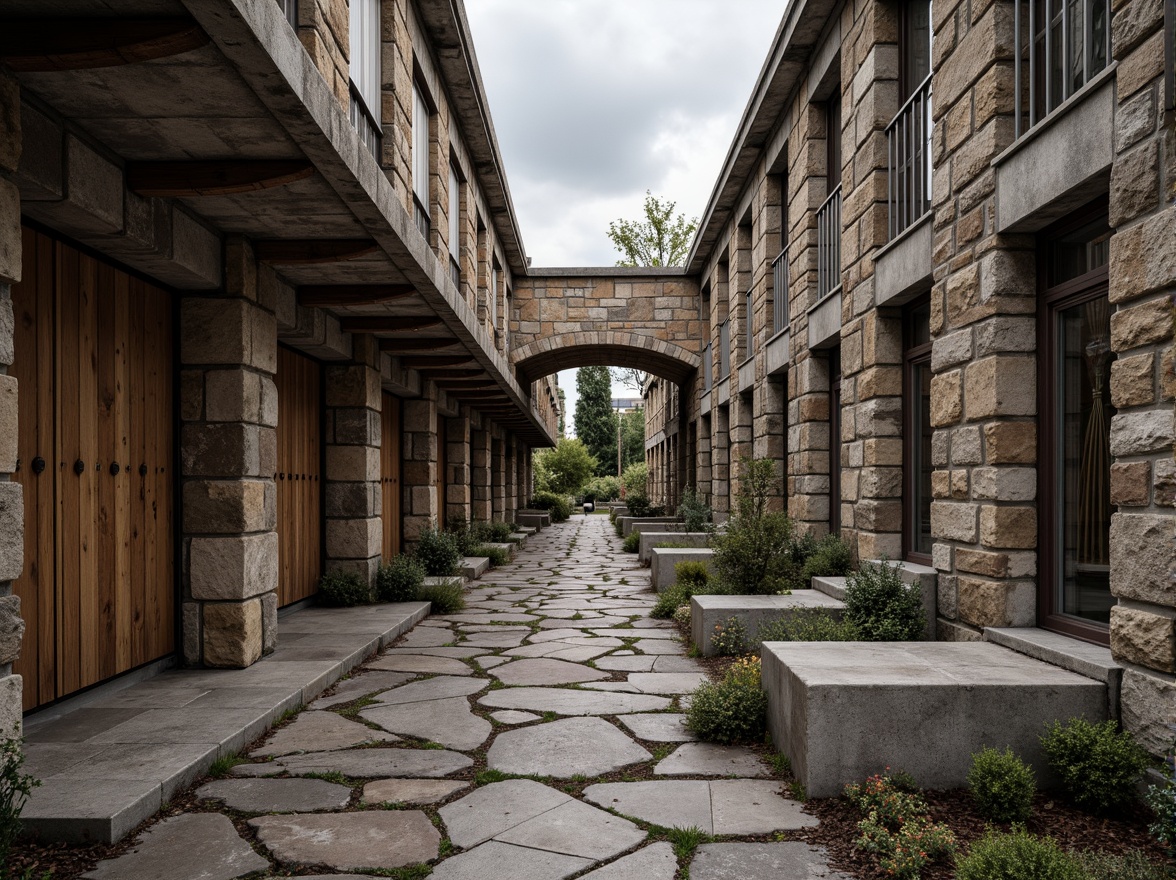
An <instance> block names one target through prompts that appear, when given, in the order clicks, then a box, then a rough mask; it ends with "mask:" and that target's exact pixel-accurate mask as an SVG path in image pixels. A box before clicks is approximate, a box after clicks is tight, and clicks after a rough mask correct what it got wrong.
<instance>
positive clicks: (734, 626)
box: [710, 617, 747, 657]
mask: <svg viewBox="0 0 1176 880" xmlns="http://www.w3.org/2000/svg"><path fill="white" fill-rule="evenodd" d="M710 640H711V645H712V646H714V649H715V651H716V652H717V653H718V654H719V656H721V657H733V656H734V655H736V654H744V653H746V652H747V627H746V626H745V625H744V623H743V621H742V620H740V619H739V618H738V617H728V618H727V620H726V622H725V623H716V624H715V629H714V632H712V633H711V639H710Z"/></svg>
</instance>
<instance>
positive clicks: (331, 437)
mask: <svg viewBox="0 0 1176 880" xmlns="http://www.w3.org/2000/svg"><path fill="white" fill-rule="evenodd" d="M379 364H380V348H379V345H378V343H377V342H376V339H375V337H373V336H364V335H356V336H355V337H354V339H353V340H352V362H351V363H345V364H330V365H329V366H327V368H326V370H325V382H326V395H325V405H326V438H325V442H326V463H327V469H326V491H325V498H324V512H325V516H326V520H327V526H326V560H325V561H326V568H327V570H328V571H331V570H335V569H345V570H349V571H355V572H357V573H358V574H359V575H360V576H362V577H364V578H366V579H367V580H368V581H369V582H371V581H372V579H374V578H375V575H376V570H377V569H378V568H379V567H380V557H381V554H382V552H383V524H382V522H381V520H380V514H381V512H382V509H381V501H382V498H381V486H380V477H381V473H380V443H381V420H380V407H381V404H382V399H383V396H382V394H381V389H380V369H379Z"/></svg>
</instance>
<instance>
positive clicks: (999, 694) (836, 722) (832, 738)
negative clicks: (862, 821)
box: [760, 642, 1107, 797]
mask: <svg viewBox="0 0 1176 880" xmlns="http://www.w3.org/2000/svg"><path fill="white" fill-rule="evenodd" d="M760 653H761V657H762V659H763V682H764V690H765V691H766V692H767V695H768V729H769V731H770V732H771V735H772V740H773V742H775V743H776V746H777V748H779V749H780V750H781V751H782V752H783V753H784V754H786V755H788V757H789V759H790V760H791V761H792V771H793V773H795V774H796V778H797V780H799V781H800V782H801V784H803V785H804V786H805V790H806V791H807V792H808V794H809V796H810V797H832V796H834V795H837V794H840V793H841V790H842V788H843V787H844V786H845V785H846V784H847V783H850V782H860V781H861V780H863V779H865V778H866V777H867V776H869V775H871V774H873V773H879V772H882V771H883V770H884V769H885V768H886V767H895V768H898V767H901V768H902V769H903V770H905V771H907V772H908V773H911V774H912V775H913V776H914V778H915V780H916V781H917V782H918V784H919V785H920V786H923V787H925V788H962V787H963V786H964V785H965V784H966V777H967V773H968V770H969V768H970V767H971V764H972V755H973V754H974V753H975V752H978V751H979V750H980V749H981V748H983V747H984V746H993V747H995V748H998V749H1003V748H1005V747H1006V746H1008V747H1011V748H1012V749H1013V751H1014V752H1015V753H1016V754H1017V755H1018V756H1019V757H1021V758H1022V759H1023V760H1024V761H1026V762H1027V763H1029V764H1030V765H1031V766H1032V767H1033V768H1034V770H1035V771H1036V772H1037V778H1038V780H1039V781H1040V783H1041V784H1042V785H1043V786H1046V787H1047V786H1048V785H1049V784H1050V781H1051V780H1050V776H1049V772H1048V768H1047V766H1046V763H1045V756H1044V754H1043V752H1042V750H1041V742H1040V740H1039V737H1040V735H1041V732H1042V731H1043V730H1044V729H1045V725H1046V724H1047V723H1049V722H1052V721H1054V720H1057V719H1060V720H1063V721H1064V720H1066V719H1069V718H1075V717H1083V718H1086V719H1088V720H1090V721H1093V722H1098V721H1102V720H1104V719H1105V718H1106V717H1107V689H1106V685H1104V684H1103V683H1101V682H1097V681H1093V680H1091V679H1089V678H1084V677H1083V676H1080V675H1076V674H1075V673H1073V672H1069V671H1067V670H1064V669H1060V668H1058V667H1056V666H1051V665H1050V664H1048V663H1043V662H1041V661H1039V660H1035V659H1033V658H1031V657H1026V656H1024V655H1022V654H1018V653H1016V652H1014V651H1010V650H1008V649H1007V648H1002V647H1000V646H999V645H994V644H991V643H988V642H889V643H881V642H767V643H765V644H764V645H763V647H762V648H761V652H760Z"/></svg>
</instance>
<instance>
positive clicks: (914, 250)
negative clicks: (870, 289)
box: [874, 211, 934, 306]
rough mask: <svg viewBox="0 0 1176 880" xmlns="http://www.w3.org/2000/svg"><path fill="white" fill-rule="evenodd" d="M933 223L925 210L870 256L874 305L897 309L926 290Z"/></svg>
mask: <svg viewBox="0 0 1176 880" xmlns="http://www.w3.org/2000/svg"><path fill="white" fill-rule="evenodd" d="M933 221H934V215H933V214H932V213H931V212H930V211H928V212H927V213H926V214H925V215H924V216H923V217H922V219H920V220H917V221H916V222H915V223H913V224H912V225H911V226H909V227H907V228H906V229H905V230H903V232H902V234H901V235H899V236H898V237H897V238H895V239H894V241H892V242H890V243H889V244H887V245H886V247H884V248H882V249H881V250H880V251H878V253H877V254H876V255H875V256H874V295H875V297H877V300H878V305H880V306H882V305H886V306H901V305H904V304H905V303H907V302H909V301H910V300H912V299H914V298H915V297H916V296H918V295H919V294H920V293H922V292H924V291H925V290H929V289H930V287H931V239H932V226H933Z"/></svg>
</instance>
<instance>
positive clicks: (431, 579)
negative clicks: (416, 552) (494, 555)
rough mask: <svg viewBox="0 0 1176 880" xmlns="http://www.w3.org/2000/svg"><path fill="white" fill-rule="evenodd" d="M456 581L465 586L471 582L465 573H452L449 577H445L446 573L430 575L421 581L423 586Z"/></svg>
mask: <svg viewBox="0 0 1176 880" xmlns="http://www.w3.org/2000/svg"><path fill="white" fill-rule="evenodd" d="M487 562H489V560H487ZM454 581H457V582H458V583H460V584H461V585H462V586H463V587H464V586H466V585H467V584H468V583H469V580H468V579H467V578H466V576H465V575H464V574H452V575H450V576H449V577H445V576H444V575H429V576H428V577H427V578H425V579H424V580H423V581H422V582H421V586H425V587H436V586H440V585H441V584H450V583H453V582H454Z"/></svg>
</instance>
